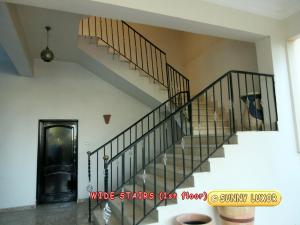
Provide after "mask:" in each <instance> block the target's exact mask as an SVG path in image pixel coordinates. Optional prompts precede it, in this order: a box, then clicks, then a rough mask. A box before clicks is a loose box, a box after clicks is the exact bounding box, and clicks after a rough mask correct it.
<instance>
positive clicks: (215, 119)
mask: <svg viewBox="0 0 300 225" xmlns="http://www.w3.org/2000/svg"><path fill="white" fill-rule="evenodd" d="M212 88H213V99H214V127H215V146H216V149H217V148H218V141H217V112H216V98H215V85H213V86H212Z"/></svg>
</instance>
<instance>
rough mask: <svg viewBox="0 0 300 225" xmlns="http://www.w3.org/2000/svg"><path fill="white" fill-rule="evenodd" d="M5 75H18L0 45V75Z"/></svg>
mask: <svg viewBox="0 0 300 225" xmlns="http://www.w3.org/2000/svg"><path fill="white" fill-rule="evenodd" d="M1 73H5V74H9V75H18V73H17V70H16V68H15V66H14V64H13V63H12V61H11V60H10V58H9V56H8V55H7V54H6V52H5V50H4V49H3V47H2V46H1V45H0V74H1Z"/></svg>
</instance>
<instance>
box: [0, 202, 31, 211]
mask: <svg viewBox="0 0 300 225" xmlns="http://www.w3.org/2000/svg"><path fill="white" fill-rule="evenodd" d="M35 208H36V205H35V204H34V205H26V206H18V207H10V208H3V209H0V213H1V212H13V211H22V210H26V209H35Z"/></svg>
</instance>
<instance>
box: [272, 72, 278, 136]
mask: <svg viewBox="0 0 300 225" xmlns="http://www.w3.org/2000/svg"><path fill="white" fill-rule="evenodd" d="M272 84H273V101H274V108H275V130H278V124H277V121H278V112H277V102H276V91H275V79H274V76H272ZM271 130H273V128H272V129H271Z"/></svg>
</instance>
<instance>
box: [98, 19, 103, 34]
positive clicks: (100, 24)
mask: <svg viewBox="0 0 300 225" xmlns="http://www.w3.org/2000/svg"><path fill="white" fill-rule="evenodd" d="M99 20H100V21H99V28H100V36H101V40H103V33H102V18H101V17H99Z"/></svg>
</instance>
